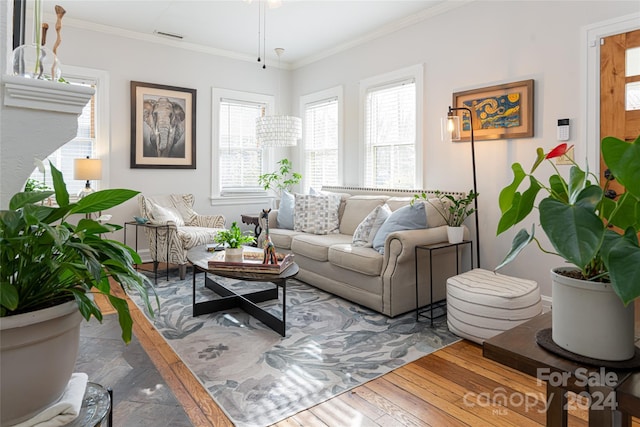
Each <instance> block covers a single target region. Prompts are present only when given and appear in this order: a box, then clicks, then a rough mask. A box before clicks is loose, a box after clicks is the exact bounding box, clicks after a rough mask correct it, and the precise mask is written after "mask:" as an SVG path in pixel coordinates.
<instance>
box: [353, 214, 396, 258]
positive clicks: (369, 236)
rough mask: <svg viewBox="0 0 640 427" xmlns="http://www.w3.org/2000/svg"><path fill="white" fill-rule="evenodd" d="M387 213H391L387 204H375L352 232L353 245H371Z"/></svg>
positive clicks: (367, 246) (368, 246)
mask: <svg viewBox="0 0 640 427" xmlns="http://www.w3.org/2000/svg"><path fill="white" fill-rule="evenodd" d="M389 215H391V209H390V208H389V205H387V204H386V203H385V204H384V205H379V206H376V207H375V208H374V209H373V210H372V211H371V212H370V213H369V215H367V217H366V218H365V219H363V220H362V222H361V223H360V224H359V225H358V227H356V231H355V232H354V233H353V246H360V247H365V248H371V247H373V238H374V237H375V236H376V233H378V230H379V229H380V227H381V226H382V224H384V222H385V221H386V220H387V218H389Z"/></svg>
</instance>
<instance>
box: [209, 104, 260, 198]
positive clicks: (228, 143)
mask: <svg viewBox="0 0 640 427" xmlns="http://www.w3.org/2000/svg"><path fill="white" fill-rule="evenodd" d="M263 108H265V104H261V103H253V102H247V101H239V100H233V99H224V98H223V99H221V100H220V123H219V124H220V127H219V135H220V136H219V138H220V139H219V150H220V151H219V154H220V162H219V165H220V184H221V193H223V194H224V193H225V192H227V193H229V192H243V191H262V187H261V186H260V184H259V183H258V176H260V174H261V173H262V150H261V149H260V148H259V147H258V144H257V143H256V119H257V118H258V117H260V115H261V112H262V109H263Z"/></svg>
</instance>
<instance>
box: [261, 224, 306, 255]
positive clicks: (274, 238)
mask: <svg viewBox="0 0 640 427" xmlns="http://www.w3.org/2000/svg"><path fill="white" fill-rule="evenodd" d="M299 234H301V232H300V231H293V230H287V229H285V228H272V229H270V230H269V238H270V239H271V242H272V243H273V244H274V246H275V247H276V248H278V249H287V250H291V241H292V239H293V238H294V237H295V236H297V235H299Z"/></svg>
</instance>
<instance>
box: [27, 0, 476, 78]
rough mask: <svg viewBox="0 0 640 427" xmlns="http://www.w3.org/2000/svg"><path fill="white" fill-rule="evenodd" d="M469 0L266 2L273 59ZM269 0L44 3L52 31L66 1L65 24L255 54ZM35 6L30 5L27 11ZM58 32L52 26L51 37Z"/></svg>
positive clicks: (394, 26) (299, 55)
mask: <svg viewBox="0 0 640 427" xmlns="http://www.w3.org/2000/svg"><path fill="white" fill-rule="evenodd" d="M467 1H470V0H369V1H364V0H355V1H353V0H283V2H282V3H283V4H282V6H281V7H278V8H273V9H271V8H266V32H264V33H263V36H265V37H264V38H265V39H266V53H267V56H268V61H271V62H272V63H273V65H277V59H276V58H277V57H276V55H275V54H274V49H275V48H277V47H281V48H284V49H285V53H284V54H283V56H282V65H283V66H286V65H290V66H294V67H297V66H301V65H304V64H306V63H310V62H313V61H314V60H317V59H320V58H322V57H324V56H327V55H329V54H332V53H335V52H338V51H340V50H343V49H345V48H347V47H349V46H352V45H355V44H358V43H361V42H363V41H366V40H369V39H372V38H375V37H377V36H380V35H383V34H388V33H390V32H392V31H395V30H398V29H400V28H403V27H405V26H407V25H411V24H413V23H415V22H418V21H420V20H423V19H426V18H427V17H430V16H434V15H436V14H438V13H442V12H443V11H446V10H449V9H452V8H455V7H458V6H461V5H463V4H464V3H466V2H467ZM30 3H33V2H32V1H28V3H27V4H28V5H29V4H30ZM265 4H266V1H265V0H253V1H251V2H249V1H248V0H43V11H44V14H45V16H44V22H48V23H49V26H50V30H49V31H50V33H55V30H54V27H55V17H54V16H53V13H54V12H53V11H54V6H55V5H61V6H62V7H63V8H64V9H65V10H66V14H65V15H64V17H63V20H62V25H63V32H64V26H65V24H66V25H71V26H77V27H83V28H89V29H93V30H96V31H102V32H107V33H114V34H126V35H128V36H130V37H135V38H143V39H148V40H156V41H160V40H159V39H158V38H162V41H163V42H167V43H171V44H176V45H182V46H184V47H185V48H191V49H198V50H204V51H209V52H211V53H214V54H219V55H226V56H231V57H235V58H238V59H245V60H254V61H256V60H257V56H258V22H259V17H260V15H259V10H260V9H259V8H261V7H262V8H264V5H265ZM263 10H264V9H263ZM31 13H32V12H30V10H29V6H28V10H27V16H28V17H30V16H31V15H30V14H31ZM155 31H161V32H166V33H174V34H179V35H181V36H183V39H182V40H181V41H175V40H173V39H169V38H166V37H162V36H158V35H154V32H155ZM54 37H55V36H54V34H49V36H48V39H49V40H54ZM28 38H29V37H28V36H27V39H28ZM268 64H269V62H267V65H268Z"/></svg>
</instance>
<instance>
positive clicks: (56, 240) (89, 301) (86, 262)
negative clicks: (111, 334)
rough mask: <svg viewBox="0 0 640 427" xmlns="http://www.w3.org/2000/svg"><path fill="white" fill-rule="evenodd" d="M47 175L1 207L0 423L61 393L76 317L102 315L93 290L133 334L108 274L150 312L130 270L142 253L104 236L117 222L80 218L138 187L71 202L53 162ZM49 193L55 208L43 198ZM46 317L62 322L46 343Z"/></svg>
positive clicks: (73, 350) (24, 415) (144, 284)
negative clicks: (48, 185)
mask: <svg viewBox="0 0 640 427" xmlns="http://www.w3.org/2000/svg"><path fill="white" fill-rule="evenodd" d="M51 174H52V178H53V186H54V190H55V191H33V192H21V193H17V194H15V195H14V196H13V197H12V198H11V200H10V202H9V208H8V209H7V210H2V211H0V333H1V334H2V335H1V337H2V338H1V340H0V341H1V342H0V346H1V348H2V357H0V359H1V363H2V387H1V389H0V393H1V402H0V403H1V405H2V422H1V423H0V424H2V425H5V424H7V425H10V424H13V423H14V422H20V420H24V419H28V418H29V417H31V416H33V415H35V414H36V413H37V412H39V411H40V410H42V409H43V408H45V407H47V406H48V405H50V404H51V403H53V402H54V401H55V400H57V399H58V398H59V397H60V395H61V394H62V392H63V391H64V389H65V387H66V385H67V382H68V381H69V378H70V377H71V374H72V372H73V367H74V365H75V360H76V356H77V351H78V343H79V331H80V329H79V327H80V322H81V320H82V318H83V317H84V318H85V319H86V320H89V319H90V318H91V316H93V317H95V318H96V319H98V320H102V312H101V310H100V308H99V306H98V305H97V304H96V302H95V301H94V299H93V298H92V295H93V294H101V295H104V296H105V297H106V298H107V299H108V301H109V302H110V303H111V305H112V306H113V307H114V308H115V309H116V311H117V312H118V320H119V323H120V326H121V328H122V339H123V340H124V341H125V342H129V341H130V340H131V332H132V325H133V321H132V318H131V315H130V313H129V307H128V305H127V301H126V300H125V299H123V298H120V297H118V296H116V295H115V294H114V293H113V291H112V289H111V286H112V285H111V282H110V280H114V281H115V282H116V283H118V284H119V285H120V287H122V289H123V290H125V292H126V291H129V290H135V291H136V292H138V293H139V294H140V295H141V296H142V297H143V300H144V302H145V304H146V307H147V309H148V311H149V312H150V313H151V314H153V310H152V307H151V304H150V302H149V293H148V292H149V289H152V287H151V283H150V281H149V280H148V279H147V278H146V277H145V276H144V275H142V274H140V273H139V272H137V271H136V269H135V264H139V263H140V262H141V260H140V257H139V256H138V254H136V253H135V252H134V251H133V249H131V248H129V247H128V246H126V245H124V244H122V243H120V242H117V241H115V240H111V239H109V238H107V237H106V236H107V233H110V232H112V231H114V230H118V229H120V228H122V227H121V226H117V225H110V224H102V223H100V222H98V221H95V220H92V219H87V218H85V215H86V214H91V213H96V212H100V211H103V210H106V209H110V208H112V207H114V206H117V205H119V204H121V203H123V202H125V201H126V200H128V199H130V198H132V197H134V196H135V195H136V194H137V192H136V191H132V190H123V189H111V190H102V191H98V192H96V193H93V194H90V195H88V196H86V197H85V198H83V199H80V200H78V201H77V202H76V203H71V202H70V201H69V194H68V192H67V189H66V185H65V183H64V180H63V177H62V174H61V173H60V171H59V170H58V169H56V168H55V167H54V166H53V165H51ZM54 194H55V197H56V205H55V206H47V205H43V204H42V203H41V202H42V201H43V200H45V199H47V198H48V197H50V196H52V195H54ZM75 214H80V215H81V219H79V221H78V223H77V224H75V225H74V224H71V223H70V220H71V217H72V215H75ZM49 321H51V322H55V321H58V322H60V325H59V326H60V328H61V329H60V331H62V332H57V331H58V329H56V330H55V331H54V333H53V335H54V337H53V338H51V341H48V340H49V337H45V332H46V331H48V330H49V329H50V328H53V326H43V323H45V324H48V323H46V322H49ZM31 336H33V338H30V337H31ZM59 338H60V339H62V341H59V340H58V339H59ZM15 340H17V341H18V343H15V342H14V341H15ZM49 343H51V345H50V346H49ZM29 344H33V345H34V347H33V349H30V347H29ZM23 350H24V353H21V351H23ZM46 369H49V370H50V371H53V372H47V371H45V370H46ZM24 396H30V398H29V399H25V398H24Z"/></svg>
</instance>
